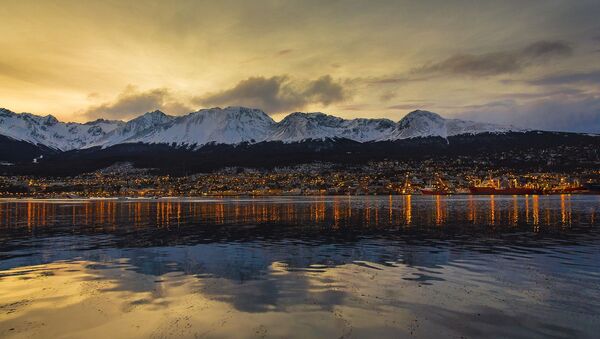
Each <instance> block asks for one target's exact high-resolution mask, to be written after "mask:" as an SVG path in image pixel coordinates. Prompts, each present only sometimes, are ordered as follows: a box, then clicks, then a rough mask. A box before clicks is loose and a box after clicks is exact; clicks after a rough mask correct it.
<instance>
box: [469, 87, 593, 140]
mask: <svg viewBox="0 0 600 339" xmlns="http://www.w3.org/2000/svg"><path fill="white" fill-rule="evenodd" d="M461 118H467V119H473V120H480V121H490V122H496V123H503V124H513V125H515V126H517V127H527V128H531V129H541V130H553V131H571V132H588V133H600V96H598V95H595V94H589V93H577V92H571V91H565V92H564V93H560V92H555V93H554V94H553V95H551V96H547V97H541V98H539V99H534V100H528V101H524V102H520V101H517V100H511V99H507V100H501V101H491V102H489V103H486V104H483V105H472V106H467V107H465V111H464V112H463V113H462V115H461Z"/></svg>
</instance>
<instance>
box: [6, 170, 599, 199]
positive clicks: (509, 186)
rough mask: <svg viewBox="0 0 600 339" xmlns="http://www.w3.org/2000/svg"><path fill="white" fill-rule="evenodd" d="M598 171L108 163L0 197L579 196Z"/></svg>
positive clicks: (33, 182) (14, 182)
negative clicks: (197, 169)
mask: <svg viewBox="0 0 600 339" xmlns="http://www.w3.org/2000/svg"><path fill="white" fill-rule="evenodd" d="M598 179H600V170H598V169H582V170H581V171H577V172H570V173H563V172H530V171H515V170H508V169H502V168H495V169H487V168H485V167H481V168H480V167H477V166H467V165H465V166H457V165H456V164H454V166H443V164H440V163H434V162H427V161H425V162H418V163H417V162H415V163H407V162H397V161H381V162H371V163H368V164H364V165H354V166H349V165H344V166H340V165H336V164H330V163H313V164H306V165H298V166H292V167H282V168H273V169H251V168H238V167H231V168H225V169H222V170H220V171H216V172H212V173H199V174H193V175H187V176H171V175H164V174H162V175H161V174H155V173H152V172H151V171H149V170H147V169H137V168H134V167H133V166H132V165H131V164H130V163H122V164H115V165H113V166H110V167H108V168H105V169H103V170H100V171H96V172H93V173H88V174H82V175H78V176H73V177H33V176H2V177H0V195H1V196H2V197H12V198H14V197H36V198H85V197H149V198H151V197H167V196H264V195H390V194H433V195H446V194H511V195H512V194H585V193H593V192H596V193H597V192H598V189H599V188H598V184H597V182H598Z"/></svg>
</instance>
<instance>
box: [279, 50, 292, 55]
mask: <svg viewBox="0 0 600 339" xmlns="http://www.w3.org/2000/svg"><path fill="white" fill-rule="evenodd" d="M293 51H294V50H293V49H282V50H280V51H277V55H286V54H290V53H292V52H293Z"/></svg>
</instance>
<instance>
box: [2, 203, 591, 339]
mask: <svg viewBox="0 0 600 339" xmlns="http://www.w3.org/2000/svg"><path fill="white" fill-rule="evenodd" d="M599 207H600V197H598V196H570V195H562V196H528V197H522V196H519V197H517V196H492V197H483V196H456V197H444V196H437V197H435V196H434V197H424V196H389V197H387V196H386V197H308V198H296V197H294V198H280V197H273V198H245V199H199V200H191V199H170V200H139V201H117V200H97V201H87V200H85V201H36V200H29V201H28V200H24V201H14V200H12V201H8V200H5V201H1V202H0V337H6V336H16V337H18V336H32V335H33V336H35V335H38V336H42V335H43V336H45V337H55V336H60V335H65V334H69V335H71V336H75V337H83V336H86V337H87V336H96V337H105V336H106V334H107V333H113V334H114V335H116V336H117V337H135V336H140V337H148V336H159V337H160V336H184V337H194V336H200V337H201V336H205V337H231V336H234V337H240V336H241V337H264V336H266V337H271V336H275V337H290V336H291V337H307V336H322V337H334V336H335V337H340V336H347V337H348V336H350V337H365V336H370V337H379V336H392V337H398V336H400V337H402V336H417V337H439V336H440V334H442V335H443V336H461V335H464V336H467V337H473V336H475V337H489V336H492V337H523V338H531V337H594V336H595V334H596V333H598V331H599V330H600V315H599V312H598V311H597V310H598V309H600V291H599V288H598V286H600V232H599V230H598V226H597V225H596V219H595V218H596V216H595V214H596V212H597V210H598V208H599ZM67 319H68V321H66V320H67Z"/></svg>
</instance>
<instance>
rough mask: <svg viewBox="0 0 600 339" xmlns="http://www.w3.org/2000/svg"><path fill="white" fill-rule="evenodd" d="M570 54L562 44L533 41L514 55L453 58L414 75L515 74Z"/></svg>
mask: <svg viewBox="0 0 600 339" xmlns="http://www.w3.org/2000/svg"><path fill="white" fill-rule="evenodd" d="M571 52H572V49H571V47H570V46H569V45H568V44H567V43H565V42H562V41H537V42H534V43H532V44H530V45H528V46H526V47H525V48H523V49H520V50H516V51H509V52H495V53H485V54H479V55H475V54H457V55H453V56H451V57H449V58H447V59H445V60H442V61H439V62H434V63H430V64H426V65H424V66H422V67H420V68H418V69H416V70H415V72H416V73H444V74H459V75H469V76H491V75H499V74H507V73H515V72H519V71H521V70H523V68H525V67H528V66H530V65H532V64H535V63H540V62H544V61H547V60H549V59H552V58H556V57H564V56H568V55H570V54H571Z"/></svg>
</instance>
